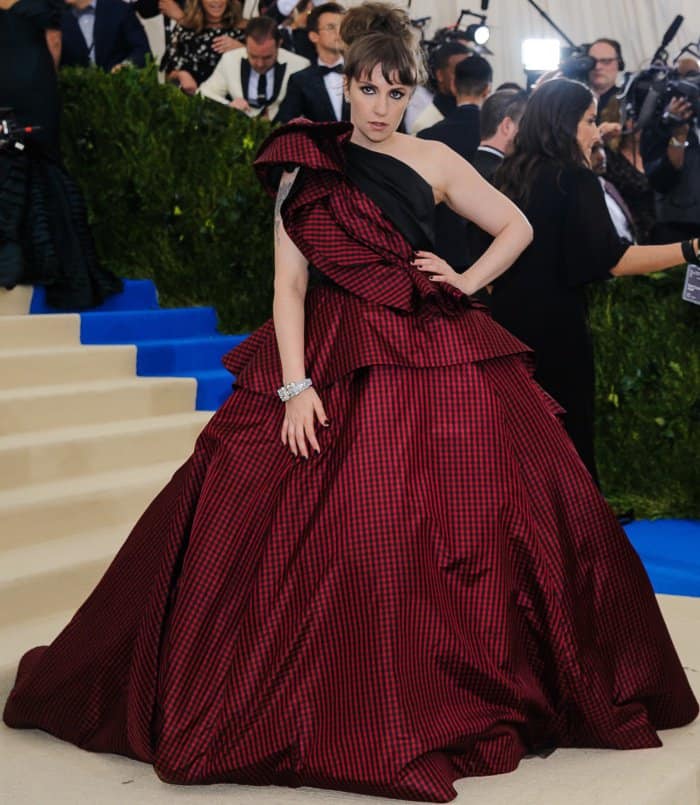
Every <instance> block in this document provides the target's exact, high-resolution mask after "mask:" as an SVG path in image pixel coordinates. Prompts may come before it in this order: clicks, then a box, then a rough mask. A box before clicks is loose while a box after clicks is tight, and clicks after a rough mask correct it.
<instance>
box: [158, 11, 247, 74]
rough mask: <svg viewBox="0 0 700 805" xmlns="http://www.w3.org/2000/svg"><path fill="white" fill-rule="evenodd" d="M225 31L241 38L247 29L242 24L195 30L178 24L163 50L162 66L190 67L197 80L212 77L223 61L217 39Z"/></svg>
mask: <svg viewBox="0 0 700 805" xmlns="http://www.w3.org/2000/svg"><path fill="white" fill-rule="evenodd" d="M222 35H224V36H230V37H232V38H233V39H240V38H241V37H242V36H243V31H242V30H241V29H240V28H204V30H202V31H193V30H191V29H189V28H183V27H182V26H181V25H176V26H175V28H174V30H173V33H172V36H171V38H170V42H169V43H168V46H167V48H166V50H165V53H164V54H163V58H162V60H161V63H160V69H161V70H163V72H165V73H166V74H167V73H172V72H174V71H175V70H186V71H187V72H188V73H190V75H191V76H192V77H193V78H194V80H195V81H196V82H197V84H201V83H202V81H206V80H207V78H209V76H210V75H211V74H212V73H213V72H214V68H215V67H216V65H217V64H218V63H219V59H220V58H221V53H217V52H216V51H215V50H214V47H213V43H214V40H215V39H216V38H217V37H218V36H222Z"/></svg>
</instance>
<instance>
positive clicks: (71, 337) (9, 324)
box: [0, 313, 80, 349]
mask: <svg viewBox="0 0 700 805" xmlns="http://www.w3.org/2000/svg"><path fill="white" fill-rule="evenodd" d="M78 344H80V316H78V315H77V314H74V313H66V314H60V315H56V316H49V315H43V316H2V315H0V348H2V349H10V348H13V347H17V348H20V347H24V348H26V347H37V346H38V347H41V346H54V347H59V346H65V347H69V346H77V345H78Z"/></svg>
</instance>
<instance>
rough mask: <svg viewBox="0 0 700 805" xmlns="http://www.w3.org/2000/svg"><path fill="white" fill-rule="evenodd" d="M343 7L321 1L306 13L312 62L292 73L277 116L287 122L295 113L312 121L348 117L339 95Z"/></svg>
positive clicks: (341, 86)
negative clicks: (311, 46) (312, 46)
mask: <svg viewBox="0 0 700 805" xmlns="http://www.w3.org/2000/svg"><path fill="white" fill-rule="evenodd" d="M344 12H345V9H344V8H343V7H342V6H341V5H340V4H339V3H322V4H321V5H319V6H316V7H315V8H314V9H313V11H312V12H311V13H310V14H309V17H308V21H307V23H306V26H307V30H308V32H309V39H310V40H311V42H313V44H314V47H315V48H316V63H315V64H312V65H310V66H309V67H307V68H306V69H305V70H300V71H299V72H298V73H294V75H293V76H291V78H290V79H289V86H288V87H287V94H286V96H285V99H284V101H283V102H282V105H281V106H280V111H279V114H278V115H277V120H278V121H279V122H280V123H287V122H288V121H289V120H292V119H293V118H295V117H306V118H308V119H309V120H314V121H316V122H319V123H320V122H323V121H333V120H349V118H350V110H349V107H348V105H347V103H346V102H345V100H344V98H343V42H342V40H341V38H340V23H341V20H342V18H343V13H344Z"/></svg>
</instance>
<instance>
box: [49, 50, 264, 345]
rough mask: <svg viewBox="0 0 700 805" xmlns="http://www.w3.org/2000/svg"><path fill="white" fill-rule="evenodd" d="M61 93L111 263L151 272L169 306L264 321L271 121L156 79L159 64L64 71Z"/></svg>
mask: <svg viewBox="0 0 700 805" xmlns="http://www.w3.org/2000/svg"><path fill="white" fill-rule="evenodd" d="M61 92H62V96H63V120H62V132H61V135H62V146H63V153H64V156H65V160H66V164H67V166H68V169H69V170H70V171H71V172H72V173H73V174H74V176H75V177H76V178H77V179H78V180H79V181H80V184H81V186H82V188H83V190H84V192H85V195H86V198H87V202H88V206H89V209H90V215H91V224H92V230H93V234H94V236H95V240H96V245H97V249H98V253H99V254H100V256H101V258H102V260H103V261H104V263H105V265H106V266H107V267H108V268H110V269H112V270H113V271H114V272H115V273H117V274H119V275H121V276H124V277H148V278H151V279H153V280H154V281H155V282H156V284H157V286H158V290H159V292H160V294H161V300H162V302H163V304H165V305H169V306H175V305H196V304H200V305H201V304H205V305H209V304H212V305H214V306H215V307H216V309H217V311H218V314H219V317H220V320H221V326H222V328H223V329H225V330H227V331H229V332H236V331H245V330H248V329H251V328H253V327H255V326H257V325H258V324H259V323H260V322H261V321H263V320H264V319H265V318H267V317H268V316H269V311H270V308H271V296H272V266H273V262H272V258H273V254H272V237H271V234H272V209H273V207H272V202H271V201H270V199H269V198H268V197H267V196H264V195H263V193H262V192H261V190H260V185H259V183H258V181H257V179H256V178H255V176H254V174H253V171H252V169H251V163H252V161H253V158H254V155H255V153H256V151H257V149H258V146H259V145H260V143H261V142H262V140H263V139H264V138H265V136H266V135H267V134H268V132H269V130H270V124H269V123H268V122H267V121H250V120H248V118H246V117H245V116H244V115H240V114H233V113H232V111H231V110H230V109H228V108H226V107H224V106H223V105H220V104H218V103H213V102H212V101H205V100H203V99H202V98H199V97H194V98H190V97H187V96H186V95H184V94H183V93H182V92H180V91H179V90H177V89H176V88H175V87H173V86H171V85H161V84H159V83H158V81H157V72H156V69H155V66H154V65H151V66H150V67H149V68H147V69H146V70H135V69H131V68H127V69H123V70H121V71H120V72H118V73H117V74H116V75H108V74H106V73H103V72H102V71H100V70H94V69H90V70H85V69H66V70H62V71H61Z"/></svg>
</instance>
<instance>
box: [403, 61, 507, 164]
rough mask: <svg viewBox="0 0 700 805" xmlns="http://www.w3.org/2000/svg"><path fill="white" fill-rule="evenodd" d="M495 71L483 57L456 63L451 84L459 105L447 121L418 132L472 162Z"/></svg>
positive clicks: (422, 136)
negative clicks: (481, 118) (484, 105)
mask: <svg viewBox="0 0 700 805" xmlns="http://www.w3.org/2000/svg"><path fill="white" fill-rule="evenodd" d="M492 80H493V71H492V70H491V65H490V64H489V63H488V62H487V61H486V59H484V58H483V57H482V56H471V57H470V58H468V59H463V60H462V61H461V62H459V63H458V64H457V66H456V67H455V72H454V79H453V83H452V87H453V92H454V94H455V96H456V98H457V107H456V108H455V109H454V111H453V112H451V113H450V114H449V115H448V116H447V117H445V119H444V120H441V121H440V122H439V123H436V124H435V125H434V126H430V127H429V128H427V129H423V130H422V131H419V132H418V136H419V137H421V138H422V139H424V140H438V141H440V142H441V143H445V145H449V146H450V148H451V149H452V150H453V151H456V152H457V153H458V154H460V156H462V157H464V159H466V160H467V161H471V159H472V157H473V156H474V154H475V153H476V149H477V148H478V147H479V141H480V140H481V133H480V123H479V111H480V109H481V106H482V104H483V103H484V101H485V100H486V98H487V97H488V96H489V95H490V94H491V82H492Z"/></svg>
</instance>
